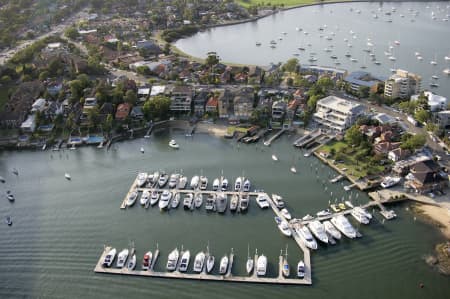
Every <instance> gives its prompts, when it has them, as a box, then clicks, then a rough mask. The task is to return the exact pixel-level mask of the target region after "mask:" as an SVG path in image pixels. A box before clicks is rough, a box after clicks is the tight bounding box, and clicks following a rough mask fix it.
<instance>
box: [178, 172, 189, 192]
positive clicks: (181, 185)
mask: <svg viewBox="0 0 450 299" xmlns="http://www.w3.org/2000/svg"><path fill="white" fill-rule="evenodd" d="M186 184H187V177H186V176H184V175H180V178H179V180H178V184H177V189H184V188H186Z"/></svg>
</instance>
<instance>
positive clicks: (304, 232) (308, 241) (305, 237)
mask: <svg viewBox="0 0 450 299" xmlns="http://www.w3.org/2000/svg"><path fill="white" fill-rule="evenodd" d="M294 230H295V232H296V233H297V235H298V236H299V237H300V239H302V241H303V243H305V245H306V247H308V248H310V249H313V250H316V249H317V242H316V240H315V239H314V237H313V236H312V234H311V232H310V231H309V229H308V227H307V226H306V225H302V224H299V223H297V224H296V225H295V226H294Z"/></svg>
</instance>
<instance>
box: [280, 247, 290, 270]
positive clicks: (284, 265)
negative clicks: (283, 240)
mask: <svg viewBox="0 0 450 299" xmlns="http://www.w3.org/2000/svg"><path fill="white" fill-rule="evenodd" d="M282 272H283V276H284V277H289V275H290V274H291V273H290V269H289V263H288V261H287V247H286V253H285V257H284V258H283V267H282Z"/></svg>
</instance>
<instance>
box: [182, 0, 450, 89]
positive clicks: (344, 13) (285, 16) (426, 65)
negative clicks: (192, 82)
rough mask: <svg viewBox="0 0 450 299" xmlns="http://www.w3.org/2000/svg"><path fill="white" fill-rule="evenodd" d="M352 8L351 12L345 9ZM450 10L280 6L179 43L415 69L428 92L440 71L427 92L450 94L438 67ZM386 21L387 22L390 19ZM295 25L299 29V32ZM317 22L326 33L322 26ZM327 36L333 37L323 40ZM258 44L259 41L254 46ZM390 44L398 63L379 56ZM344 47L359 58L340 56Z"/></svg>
mask: <svg viewBox="0 0 450 299" xmlns="http://www.w3.org/2000/svg"><path fill="white" fill-rule="evenodd" d="M392 7H394V8H395V9H396V11H395V12H392V15H391V16H388V15H386V14H385V13H386V12H391V11H392ZM350 8H353V10H352V11H350ZM358 11H360V13H358ZM415 12H418V14H417V16H414V15H413V14H414V13H415ZM432 13H434V15H435V17H436V19H435V20H433V19H432ZM374 14H376V15H377V16H378V18H377V19H375V18H374ZM448 14H450V9H449V2H405V3H398V2H396V3H390V2H385V3H352V4H330V5H321V6H310V7H304V8H298V9H294V10H289V11H284V12H281V13H278V14H275V15H273V16H269V17H267V18H263V19H261V20H258V21H257V22H252V23H245V24H240V25H235V26H227V27H219V28H214V29H210V30H208V31H205V32H200V33H198V34H196V35H195V36H192V37H189V38H186V39H182V40H179V41H178V42H177V43H176V46H177V47H178V48H180V49H181V50H183V51H185V52H186V53H189V54H191V55H193V56H197V57H205V56H206V53H207V52H209V51H216V52H217V53H218V55H219V56H220V57H221V59H222V60H223V61H227V62H234V63H242V64H257V65H269V64H270V63H271V62H274V63H277V62H285V61H286V60H288V59H289V58H292V57H295V56H293V54H295V53H298V54H300V56H299V57H298V59H299V60H300V63H302V64H310V63H311V62H309V61H308V60H309V58H310V55H311V53H316V54H314V55H313V56H314V57H316V58H317V59H318V60H317V61H316V62H315V64H317V65H322V66H335V61H336V60H334V59H332V58H331V55H336V56H337V58H338V59H337V61H339V62H340V63H341V65H340V66H336V67H339V68H344V69H347V70H349V71H354V70H359V69H361V68H360V67H361V66H362V65H365V66H366V67H367V69H366V70H367V71H369V72H372V73H374V74H376V75H380V76H384V77H388V76H389V75H390V69H391V68H401V69H405V70H408V71H410V72H415V73H417V74H419V75H421V76H422V78H423V83H422V86H423V88H426V89H429V88H430V87H429V84H430V82H431V81H432V80H433V79H431V76H432V75H437V76H439V77H440V79H438V80H437V83H438V84H439V85H440V87H439V88H433V89H432V90H433V91H435V92H438V93H440V94H442V95H444V96H447V97H450V84H449V83H450V76H448V75H445V74H443V73H442V70H443V69H445V68H449V67H450V61H446V60H445V56H449V57H450V40H449V39H448V38H447V37H448V36H449V34H450V22H449V21H443V19H445V18H446V15H448ZM402 15H403V17H402ZM389 19H390V20H392V22H391V23H389V22H387V20H389ZM296 27H298V28H301V29H302V31H296ZM319 27H322V28H324V30H323V31H319ZM305 31H306V32H307V33H308V35H305ZM283 32H284V33H286V34H283ZM327 36H328V37H330V38H332V40H327V39H326V37H327ZM280 37H281V38H282V40H280V39H279V38H280ZM271 40H275V41H276V42H277V45H276V48H275V49H272V48H270V41H271ZM345 40H348V41H345ZM395 41H399V42H400V45H396V44H395V43H394V42H395ZM256 42H260V43H262V45H261V46H260V47H257V46H256V45H255V44H256ZM349 43H350V44H351V45H352V47H351V48H350V47H349V46H348V44H349ZM368 43H370V44H369V45H368ZM308 44H310V46H308ZM389 46H392V47H393V49H392V52H393V55H394V56H395V57H396V59H397V60H396V61H395V62H393V61H391V60H389V59H388V56H385V54H384V52H385V51H389ZM298 47H303V48H305V51H299V50H298ZM325 48H329V49H332V52H325V51H324V49H325ZM368 48H370V49H371V50H372V52H373V53H374V54H375V57H376V59H377V60H378V61H379V62H380V63H381V65H375V64H374V62H373V61H372V60H371V59H370V58H371V57H370V56H369V54H368V53H366V52H364V51H363V50H364V49H368ZM347 52H349V53H350V54H351V55H352V57H353V58H356V59H357V60H358V62H352V61H350V58H347V57H345V54H346V53H347ZM415 52H419V53H420V54H421V56H422V57H423V60H422V61H419V60H418V59H417V58H416V56H415ZM431 60H436V62H437V65H435V66H433V65H431V64H430V61H431Z"/></svg>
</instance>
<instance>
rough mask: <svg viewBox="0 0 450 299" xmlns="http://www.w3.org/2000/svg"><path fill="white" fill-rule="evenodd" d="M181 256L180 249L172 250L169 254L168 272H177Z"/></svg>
mask: <svg viewBox="0 0 450 299" xmlns="http://www.w3.org/2000/svg"><path fill="white" fill-rule="evenodd" d="M179 256H180V253H179V251H178V248H175V249H174V250H172V251H171V252H170V253H169V256H168V258H167V265H166V269H167V270H168V271H175V269H176V268H177V264H178V258H179Z"/></svg>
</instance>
